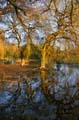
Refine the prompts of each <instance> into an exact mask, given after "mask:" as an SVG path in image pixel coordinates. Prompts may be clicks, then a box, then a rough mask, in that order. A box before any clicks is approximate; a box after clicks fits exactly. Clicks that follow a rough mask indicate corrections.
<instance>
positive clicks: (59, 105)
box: [0, 65, 79, 120]
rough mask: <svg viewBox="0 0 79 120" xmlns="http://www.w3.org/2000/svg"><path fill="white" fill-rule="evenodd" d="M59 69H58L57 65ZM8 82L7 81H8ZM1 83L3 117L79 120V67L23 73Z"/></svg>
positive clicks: (0, 111) (0, 94)
mask: <svg viewBox="0 0 79 120" xmlns="http://www.w3.org/2000/svg"><path fill="white" fill-rule="evenodd" d="M57 67H58V66H57ZM6 79H7V78H6ZM6 79H5V80H1V81H0V114H1V115H2V114H4V115H6V113H8V114H9V115H10V114H11V115H13V116H15V115H16V114H15V113H16V112H17V116H20V117H22V119H28V120H30V119H37V120H44V119H45V120H49V119H50V120H55V119H61V120H63V119H64V120H66V119H73V120H77V119H78V117H79V115H78V111H79V68H78V67H77V66H70V65H60V67H59V68H57V69H56V68H55V69H54V70H52V71H51V72H50V71H44V70H42V71H40V72H38V73H37V72H34V73H32V71H31V73H27V74H26V73H25V74H24V73H23V74H21V75H19V76H16V79H14V80H13V78H12V80H8V79H7V80H6Z"/></svg>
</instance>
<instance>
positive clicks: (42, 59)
mask: <svg viewBox="0 0 79 120" xmlns="http://www.w3.org/2000/svg"><path fill="white" fill-rule="evenodd" d="M40 68H46V47H44V48H43V50H42V58H41V67H40Z"/></svg>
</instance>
